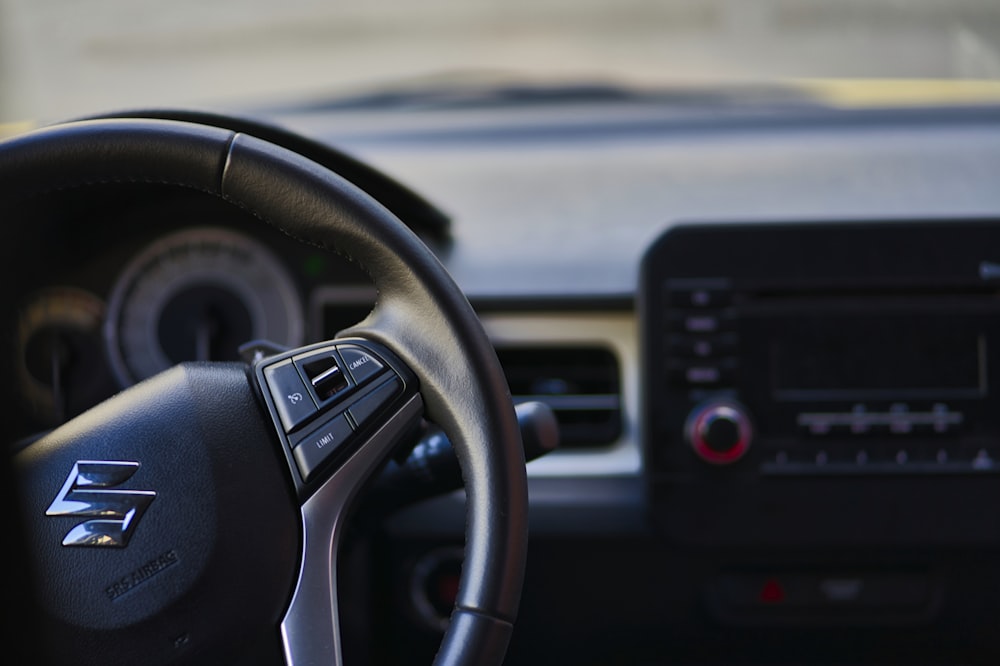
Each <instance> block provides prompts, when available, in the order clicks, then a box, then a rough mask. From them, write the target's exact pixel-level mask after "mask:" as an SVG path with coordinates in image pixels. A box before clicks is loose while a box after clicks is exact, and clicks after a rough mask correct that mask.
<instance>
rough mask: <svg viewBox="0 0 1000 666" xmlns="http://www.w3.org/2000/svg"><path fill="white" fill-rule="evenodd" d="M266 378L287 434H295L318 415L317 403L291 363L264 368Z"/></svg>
mask: <svg viewBox="0 0 1000 666" xmlns="http://www.w3.org/2000/svg"><path fill="white" fill-rule="evenodd" d="M264 378H265V380H266V381H267V387H268V390H270V391H271V398H272V399H273V400H274V407H275V409H276V410H277V411H278V416H279V417H280V418H281V425H282V426H284V428H285V432H293V431H294V430H296V429H297V428H298V427H299V426H301V425H302V424H303V423H305V422H306V421H308V420H309V419H310V418H311V417H312V416H313V415H314V414H315V413H316V403H315V402H314V401H313V399H312V396H310V395H309V391H308V390H307V389H306V385H305V382H303V381H302V377H301V376H300V375H299V371H298V369H297V368H296V367H295V365H294V364H293V363H292V362H291V361H283V362H281V363H275V364H274V365H271V366H268V367H266V368H264Z"/></svg>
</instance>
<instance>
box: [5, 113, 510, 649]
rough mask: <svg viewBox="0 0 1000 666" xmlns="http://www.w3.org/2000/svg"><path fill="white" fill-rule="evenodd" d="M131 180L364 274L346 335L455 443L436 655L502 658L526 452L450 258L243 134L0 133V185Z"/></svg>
mask: <svg viewBox="0 0 1000 666" xmlns="http://www.w3.org/2000/svg"><path fill="white" fill-rule="evenodd" d="M132 182H134V183H151V184H164V185H170V186H180V187H187V188H192V189H195V190H200V191H202V192H206V193H210V194H212V195H215V196H218V197H221V198H222V199H225V200H226V201H229V202H230V203H232V204H234V205H236V206H239V207H241V208H243V209H245V210H247V211H249V212H250V213H252V214H253V215H254V216H255V217H257V218H259V219H261V220H263V221H265V222H267V223H269V224H271V225H273V226H275V227H277V228H278V229H280V230H281V231H283V232H284V233H285V234H287V235H289V236H292V237H294V238H297V239H299V240H301V241H303V242H306V243H310V244H312V245H315V246H317V247H321V248H325V249H328V250H332V251H335V252H337V253H339V254H341V255H343V256H345V257H347V258H349V259H350V260H351V261H353V262H355V263H356V264H358V265H359V266H361V267H362V268H363V269H364V270H365V271H366V272H367V273H368V275H369V276H370V277H371V278H372V280H373V281H374V283H375V286H376V288H377V290H378V299H377V303H376V306H375V308H374V310H373V311H372V312H371V314H370V315H369V316H368V317H367V318H366V319H365V320H364V321H362V322H360V323H359V324H358V325H356V326H355V327H352V328H351V329H350V330H349V331H345V332H344V334H345V335H354V336H359V337H362V338H364V339H367V340H371V341H374V342H376V343H379V344H381V345H384V346H385V347H387V348H389V349H390V350H392V352H393V353H395V354H396V355H397V356H398V357H399V358H400V359H402V361H403V362H404V363H405V364H406V365H407V366H408V367H409V368H410V369H411V370H412V371H413V372H414V373H415V374H416V375H417V377H418V378H419V382H420V394H421V396H422V398H423V403H424V407H425V414H426V416H427V418H428V419H429V420H431V421H433V422H435V423H437V424H438V425H440V426H441V427H442V428H443V430H444V431H445V432H446V433H447V434H448V436H449V439H450V440H451V441H452V443H453V445H454V448H455V450H456V452H457V454H458V458H459V462H460V465H461V468H462V473H463V478H464V481H465V487H466V498H467V500H466V501H467V509H466V544H465V560H464V564H463V567H462V573H461V578H460V584H459V591H458V597H457V602H456V606H455V609H454V611H453V613H452V619H451V622H450V624H449V627H448V629H447V631H446V633H445V636H444V639H443V641H442V643H441V647H440V649H439V652H438V655H437V657H436V659H435V663H439V664H473V663H475V664H489V663H500V662H501V661H502V659H503V656H504V654H505V652H506V646H507V643H508V641H509V638H510V634H511V630H512V627H513V622H514V619H515V617H516V614H517V606H518V602H519V599H520V590H521V584H522V581H523V575H524V561H525V556H526V544H527V483H526V479H525V471H524V456H523V450H522V447H521V441H520V434H519V431H518V427H517V422H516V417H515V414H514V410H513V406H512V403H511V397H510V393H509V389H508V387H507V383H506V380H505V378H504V375H503V372H502V370H501V369H500V366H499V363H498V362H497V359H496V354H495V352H494V350H493V348H492V345H491V344H490V341H489V339H488V338H487V336H486V334H485V332H484V331H483V329H482V326H481V324H480V323H479V320H478V318H477V317H476V315H475V313H474V312H473V310H472V308H471V306H470V305H469V303H468V301H467V300H466V298H465V296H464V294H463V293H462V292H461V290H460V289H459V288H458V287H457V286H456V285H455V283H454V282H453V281H452V279H451V277H450V276H449V274H448V273H447V271H446V269H445V268H444V267H443V266H442V265H441V263H440V262H439V261H438V260H437V258H436V257H435V256H434V255H433V254H432V253H431V252H430V250H428V249H427V248H426V246H424V245H423V243H422V242H421V241H420V240H419V239H418V238H417V237H416V236H415V235H414V234H413V233H412V232H410V231H409V230H408V229H407V228H406V227H405V226H404V225H402V223H400V222H399V221H398V220H397V219H396V218H395V217H394V216H393V215H392V214H391V213H389V212H388V211H387V210H386V209H385V208H383V207H382V206H381V205H379V204H378V203H377V202H375V201H374V200H372V199H371V198H370V197H369V196H367V195H366V194H365V193H364V192H362V191H360V190H359V189H357V188H356V187H354V186H353V185H351V184H350V183H348V182H347V181H345V180H343V179H342V178H340V177H338V176H336V175H335V174H332V173H331V172H329V171H328V170H326V169H324V168H323V167H321V166H319V165H317V164H315V163H313V162H310V161H309V160H307V159H305V158H303V157H301V156H299V155H297V154H295V153H292V152H290V151H287V150H285V149H283V148H279V147H276V146H274V145H272V144H269V143H266V142H264V141H261V140H258V139H256V138H254V137H251V136H247V135H243V134H238V133H234V132H230V131H227V130H223V129H219V128H211V127H204V126H199V125H194V124H189V123H181V122H174V121H156V120H142V119H130V120H97V121H83V122H76V123H68V124H64V125H57V126H53V127H49V128H45V129H42V130H38V131H35V132H32V133H29V134H27V135H23V136H21V137H18V138H15V139H13V140H10V141H8V142H6V143H5V144H0V191H2V193H3V196H4V197H12V196H18V197H20V196H23V195H24V194H25V193H40V192H47V191H53V190H62V189H70V188H78V187H84V186H90V185H97V184H113V183H132ZM9 223H10V222H9V221H8V222H7V224H9ZM338 658H339V657H338ZM335 660H336V659H335Z"/></svg>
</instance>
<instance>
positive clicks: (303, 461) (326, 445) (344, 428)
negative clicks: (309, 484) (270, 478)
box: [292, 414, 354, 481]
mask: <svg viewBox="0 0 1000 666" xmlns="http://www.w3.org/2000/svg"><path fill="white" fill-rule="evenodd" d="M353 434H354V429H353V428H351V424H350V422H349V421H348V420H347V416H346V415H344V414H341V415H339V416H337V417H335V418H333V419H330V420H329V421H327V422H326V423H324V424H323V427H321V428H318V429H316V430H314V431H313V432H311V433H309V434H308V435H307V436H305V437H303V438H302V440H301V441H300V442H299V444H298V446H296V447H295V448H294V449H292V455H293V456H295V463H296V464H297V465H298V466H299V473H300V474H302V479H303V480H305V481H309V479H310V477H312V475H313V473H314V472H315V471H316V470H317V469H318V468H319V467H320V466H322V465H323V463H325V462H326V461H327V460H329V458H330V456H332V455H333V454H334V453H336V452H337V451H340V450H341V449H343V447H344V444H346V443H347V441H348V440H349V439H350V438H351V435H353Z"/></svg>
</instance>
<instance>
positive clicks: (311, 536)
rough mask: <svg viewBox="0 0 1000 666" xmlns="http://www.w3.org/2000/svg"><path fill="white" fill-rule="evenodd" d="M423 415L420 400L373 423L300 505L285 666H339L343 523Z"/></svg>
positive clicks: (285, 626) (284, 630)
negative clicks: (299, 554)
mask: <svg viewBox="0 0 1000 666" xmlns="http://www.w3.org/2000/svg"><path fill="white" fill-rule="evenodd" d="M422 412H423V406H422V401H421V399H420V395H419V394H416V395H413V396H411V397H409V398H408V399H407V400H406V401H405V402H404V403H403V405H402V406H401V407H400V408H398V409H395V410H392V411H391V413H390V414H389V415H388V416H387V417H386V418H383V419H381V420H380V421H379V427H378V429H377V430H375V432H374V433H373V434H372V435H370V436H369V437H368V438H367V439H366V440H365V441H364V442H363V443H362V444H360V445H359V446H358V447H357V448H356V450H354V452H353V453H352V454H351V455H350V456H349V457H348V458H347V459H346V460H345V461H344V463H343V464H342V465H340V466H339V467H338V468H336V469H335V470H334V471H333V472H332V473H329V474H328V475H327V476H326V477H325V480H324V481H323V482H322V484H321V485H320V486H319V488H318V489H316V491H315V492H314V493H313V494H312V495H310V496H309V498H308V499H306V500H305V502H304V503H303V505H302V524H303V526H302V534H303V542H302V566H301V569H300V572H299V579H298V582H297V584H296V587H295V593H294V595H293V597H292V601H291V604H290V605H289V607H288V611H287V613H286V614H285V617H284V618H283V620H282V623H281V637H282V642H283V645H284V650H285V659H286V663H287V664H288V666H296V665H301V664H320V663H330V664H340V663H341V643H340V629H339V618H338V615H339V611H338V603H337V552H338V546H339V541H340V535H341V534H342V532H343V526H344V518H345V516H346V514H347V512H348V511H349V510H350V507H351V505H352V504H353V501H354V499H355V497H356V496H357V494H358V492H359V490H360V488H361V486H362V485H363V484H364V482H365V481H366V480H367V479H369V478H370V477H371V475H372V473H373V472H374V471H375V470H376V469H378V467H379V466H380V465H381V463H383V462H384V461H385V460H386V458H387V457H388V455H389V454H390V453H391V452H392V450H393V448H394V447H395V446H396V444H397V443H398V442H399V440H400V438H401V437H403V436H404V435H405V434H406V433H407V432H408V431H409V430H410V429H411V428H412V425H413V423H414V422H415V421H418V420H419V418H420V415H421V414H422Z"/></svg>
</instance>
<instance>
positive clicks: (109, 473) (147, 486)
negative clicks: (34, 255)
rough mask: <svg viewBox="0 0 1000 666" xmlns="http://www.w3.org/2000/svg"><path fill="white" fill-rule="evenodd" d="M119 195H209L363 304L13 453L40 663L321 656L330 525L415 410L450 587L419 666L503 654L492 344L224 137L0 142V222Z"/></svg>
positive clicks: (513, 490)
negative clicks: (441, 508) (458, 481)
mask: <svg viewBox="0 0 1000 666" xmlns="http://www.w3.org/2000/svg"><path fill="white" fill-rule="evenodd" d="M125 183H147V184H163V185H165V186H175V187H186V188H193V189H196V190H200V191H203V192H207V193H211V194H213V195H215V196H218V197H221V198H222V199H224V200H226V201H229V202H231V203H232V204H233V205H236V206H239V207H240V208H242V209H244V210H246V211H248V212H250V213H251V214H252V215H253V216H254V217H256V218H258V219H259V220H262V221H263V222H265V223H268V224H271V225H273V226H275V227H277V228H278V229H280V230H282V231H283V232H284V233H285V234H288V235H289V236H292V237H294V238H297V239H299V240H302V241H303V242H306V243H311V244H313V245H316V246H319V247H322V248H328V249H330V250H334V251H336V252H338V253H340V254H341V255H343V256H345V257H347V258H349V259H350V260H351V261H353V262H355V263H357V264H358V265H360V266H361V267H362V268H363V269H364V270H365V271H367V273H368V274H369V275H370V276H371V278H372V280H373V282H374V283H375V286H376V288H377V290H378V299H377V304H376V305H375V307H374V309H373V311H372V312H371V314H370V315H369V316H368V317H367V318H366V319H364V320H363V321H362V322H359V323H358V324H357V325H355V326H354V327H352V328H351V329H350V330H348V331H344V332H343V333H341V334H340V335H339V336H338V337H337V339H335V340H332V341H330V342H327V343H321V344H317V345H311V346H309V347H304V348H301V349H296V350H291V351H288V352H285V353H279V354H270V355H269V354H260V353H259V354H258V358H257V359H256V360H255V362H254V363H252V364H251V365H247V364H242V363H190V364H181V365H179V366H176V367H174V368H172V369H170V370H168V371H166V372H164V373H162V374H160V375H158V376H156V377H153V378H151V379H149V380H146V381H145V382H142V383H140V384H138V385H136V386H134V387H132V388H130V389H127V390H125V391H123V392H121V393H120V394H118V395H116V396H114V397H112V398H111V399H109V400H107V401H106V402H104V403H102V404H101V405H99V406H97V407H95V408H94V409H92V410H90V411H88V412H86V413H84V414H83V415H81V416H79V417H77V418H76V419H74V420H73V421H71V422H69V423H67V424H66V425H64V426H62V427H60V428H58V429H56V430H55V431H53V432H51V433H49V434H47V435H45V436H44V437H41V438H40V439H38V440H36V441H34V442H33V443H31V444H30V445H27V446H25V447H24V448H23V449H22V450H20V451H18V452H17V453H16V454H15V457H14V464H13V469H14V473H15V474H16V478H17V480H18V482H19V498H20V503H21V507H20V509H21V515H22V516H23V521H24V525H25V531H26V535H27V541H28V544H27V547H28V556H29V562H31V563H32V564H33V565H34V566H35V569H36V570H35V571H34V574H35V575H34V581H35V582H34V586H35V589H36V593H37V599H38V606H39V608H40V616H41V620H40V621H41V622H42V623H43V625H44V632H45V633H44V635H45V643H46V644H47V645H48V646H49V647H50V648H51V651H52V656H53V657H54V658H55V659H56V660H57V661H65V662H71V663H74V664H78V665H80V664H101V665H103V666H106V665H108V664H112V663H127V664H136V663H142V664H161V663H190V662H203V661H209V660H211V661H213V662H219V661H227V660H232V659H235V658H237V657H239V656H240V647H241V646H242V647H245V646H246V645H248V644H251V642H252V641H255V640H256V637H257V636H260V635H261V633H262V632H268V631H270V632H273V631H274V630H275V627H279V628H280V637H281V643H282V645H283V650H284V657H285V660H286V662H287V663H288V664H289V665H295V666H303V665H307V664H310V665H311V664H339V663H341V661H342V649H341V646H342V642H341V636H340V629H339V626H340V624H339V617H340V613H342V612H349V610H350V609H344V608H340V607H339V605H338V597H337V586H336V583H337V549H338V545H339V543H340V540H341V536H342V534H343V532H344V529H345V523H346V522H347V518H348V516H349V513H350V510H351V508H352V506H354V505H355V503H356V502H355V501H356V499H357V498H358V496H359V495H360V494H361V492H362V490H363V485H364V483H365V481H366V480H368V479H369V478H370V477H371V476H372V474H373V473H374V472H375V471H376V470H377V469H378V468H379V467H380V465H381V464H382V463H383V462H385V461H386V460H387V458H388V457H389V455H390V454H391V453H392V452H393V450H394V449H395V448H396V447H398V445H399V444H400V442H404V441H407V440H408V438H409V437H411V433H412V431H413V429H414V428H415V427H416V426H417V425H418V424H419V423H420V422H421V421H422V419H424V418H426V419H427V420H429V421H432V422H434V423H436V424H438V425H439V426H440V427H441V428H442V429H443V430H444V431H445V433H446V434H447V435H448V437H449V439H450V440H451V442H452V443H453V445H454V448H455V450H456V452H457V455H458V458H459V461H460V464H461V468H462V474H463V478H464V481H465V489H466V498H467V500H466V502H467V505H466V506H467V508H466V543H465V551H464V562H463V566H462V572H461V577H460V583H459V590H458V596H457V601H456V605H455V608H454V609H453V612H452V615H451V620H450V623H449V626H448V628H447V630H446V632H445V635H444V638H443V641H442V643H441V646H440V648H439V650H438V653H437V656H436V658H435V663H437V664H456V665H457V664H498V663H500V662H501V661H502V660H503V657H504V654H505V652H506V647H507V643H508V641H509V638H510V634H511V631H512V627H513V622H514V619H515V616H516V611H517V606H518V601H519V597H520V590H521V584H522V580H523V573H524V560H525V551H526V543H527V483H526V480H525V470H524V455H523V451H522V447H521V439H520V434H519V431H518V426H517V422H516V418H515V413H514V409H513V406H512V403H511V398H510V392H509V389H508V387H507V383H506V380H505V378H504V375H503V373H502V371H501V369H500V367H499V364H498V362H497V358H496V354H495V352H494V350H493V348H492V346H491V344H490V342H489V340H488V338H487V337H486V334H485V333H484V331H483V329H482V326H481V325H480V323H479V320H478V318H477V317H476V315H475V313H474V312H473V310H472V308H471V307H470V305H469V303H468V301H467V300H466V298H465V296H464V295H463V294H462V292H461V291H460V289H459V288H458V287H457V286H456V285H455V283H454V282H453V281H452V279H451V278H450V276H449V274H448V273H447V271H446V270H445V268H444V267H443V266H442V265H441V264H440V263H439V261H438V260H437V259H436V257H434V255H433V254H432V253H431V252H430V251H429V250H428V249H427V248H426V247H425V246H424V245H423V243H422V242H421V241H420V240H418V239H417V237H416V236H415V235H414V234H412V233H411V232H410V231H409V230H408V229H407V228H406V227H404V226H403V225H402V224H401V223H400V222H399V221H398V220H397V219H395V218H394V217H393V216H392V214H391V213H389V212H388V211H387V210H386V209H385V208H383V207H382V206H381V205H379V204H378V203H377V202H376V201H374V200H373V199H371V198H370V197H368V196H367V195H366V194H365V193H363V192H362V191H361V190H359V189H357V188H356V187H354V186H353V185H351V184H350V183H348V182H347V181H345V180H343V179H341V178H340V177H338V176H337V175H335V174H333V173H331V172H329V171H328V170H326V169H324V168H323V167H320V166H319V165H317V164H315V163H313V162H310V161H309V160H307V159H305V158H303V157H301V156H299V155H297V154H295V153H292V152H290V151H287V150H285V149H283V148H279V147H276V146H274V145H272V144H269V143H266V142H264V141H261V140H258V139H255V138H254V137H251V136H247V135H244V134H238V133H234V132H230V131H227V130H223V129H219V128H213V127H205V126H200V125H195V124H190V123H182V122H174V121H153V120H141V119H140V120H135V119H133V120H110V121H107V120H106V121H85V122H77V123H69V124H65V125H58V126H53V127H49V128H45V129H41V130H38V131H35V132H32V133H29V134H26V135H23V136H20V137H17V138H14V139H11V140H8V141H7V142H5V143H3V144H0V194H2V198H0V202H2V203H0V207H2V209H3V210H2V212H3V217H2V218H0V219H3V224H4V225H5V226H7V227H8V229H11V228H12V225H16V224H18V220H19V219H20V218H19V211H21V210H29V209H30V207H31V206H32V205H35V203H37V202H38V201H39V200H40V199H44V197H45V196H47V195H48V194H50V193H52V192H54V191H57V190H67V189H76V188H84V187H99V186H102V185H105V184H125ZM22 207H27V208H22ZM81 223H82V222H81ZM14 231H15V232H16V228H15V229H14ZM12 237H13V238H14V239H15V241H14V242H10V243H8V244H7V246H6V248H5V249H4V250H3V252H4V253H5V254H6V255H7V256H6V257H5V260H6V261H7V262H15V263H13V264H11V263H7V265H8V266H11V265H16V261H17V257H16V253H17V247H16V246H17V243H16V237H17V234H16V233H13V234H12ZM8 274H9V273H8ZM8 302H9V303H13V302H14V301H12V300H8ZM10 307H13V305H12V306H10ZM8 314H9V313H8ZM5 321H14V319H12V318H10V317H8V318H7V319H6V320H5ZM7 372H8V373H9V372H10V370H9V369H8V370H7ZM6 379H7V382H8V386H9V385H10V384H11V375H10V374H7V376H6Z"/></svg>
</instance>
